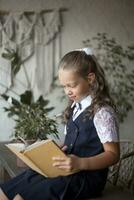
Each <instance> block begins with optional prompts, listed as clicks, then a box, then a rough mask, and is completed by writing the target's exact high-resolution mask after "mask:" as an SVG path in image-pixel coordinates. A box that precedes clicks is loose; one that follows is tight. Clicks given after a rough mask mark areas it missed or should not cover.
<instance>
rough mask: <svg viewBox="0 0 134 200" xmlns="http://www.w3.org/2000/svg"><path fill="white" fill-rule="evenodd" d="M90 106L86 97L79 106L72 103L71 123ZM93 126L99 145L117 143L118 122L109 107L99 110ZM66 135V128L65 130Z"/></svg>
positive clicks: (89, 100)
mask: <svg viewBox="0 0 134 200" xmlns="http://www.w3.org/2000/svg"><path fill="white" fill-rule="evenodd" d="M90 104H91V97H90V96H87V97H86V98H84V99H83V100H82V101H81V102H80V105H79V104H78V103H75V102H74V103H73V104H72V106H74V105H75V108H74V111H73V121H74V120H75V119H76V118H77V117H78V116H79V115H80V113H82V112H83V111H84V110H85V109H86V108H87V107H88V106H89V105H90ZM93 122H94V126H95V128H96V131H97V134H98V136H99V138H100V141H101V143H106V142H118V141H119V128H118V122H117V118H116V115H115V112H114V110H113V109H112V108H111V107H110V106H105V107H102V108H100V110H99V111H98V112H96V114H95V116H94V119H93ZM65 134H66V128H65Z"/></svg>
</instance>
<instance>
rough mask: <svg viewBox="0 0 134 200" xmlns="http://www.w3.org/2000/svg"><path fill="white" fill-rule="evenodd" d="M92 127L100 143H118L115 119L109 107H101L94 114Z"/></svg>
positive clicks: (117, 128)
mask: <svg viewBox="0 0 134 200" xmlns="http://www.w3.org/2000/svg"><path fill="white" fill-rule="evenodd" d="M94 125H95V128H96V131H97V133H98V136H99V138H100V141H101V142H102V143H106V142H118V141H119V127H118V123H117V118H116V115H115V113H114V111H113V109H112V108H111V107H102V108H101V109H100V110H99V111H98V112H97V113H96V114H95V116H94Z"/></svg>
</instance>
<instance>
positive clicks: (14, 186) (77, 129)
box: [0, 111, 108, 200]
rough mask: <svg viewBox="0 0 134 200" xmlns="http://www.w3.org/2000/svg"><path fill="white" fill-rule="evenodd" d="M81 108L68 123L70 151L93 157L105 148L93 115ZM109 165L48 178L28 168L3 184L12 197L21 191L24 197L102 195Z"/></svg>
mask: <svg viewBox="0 0 134 200" xmlns="http://www.w3.org/2000/svg"><path fill="white" fill-rule="evenodd" d="M85 114H86V111H84V112H82V113H81V114H80V115H79V116H78V117H77V118H76V119H75V121H73V120H72V118H70V120H69V121H68V123H67V135H66V138H65V145H67V146H68V149H67V154H75V155H77V156H80V157H90V156H94V155H97V154H99V153H101V152H103V151H104V150H103V145H102V144H101V142H100V139H99V137H98V135H97V132H96V129H95V127H94V124H93V119H91V118H89V116H88V115H85ZM107 172H108V169H107V168H106V169H101V170H92V171H90V170H87V171H80V172H78V173H76V174H73V175H69V176H65V177H63V176H59V177H56V178H45V177H43V176H42V175H40V174H38V173H36V172H34V171H33V170H31V169H29V170H26V171H25V172H23V173H22V174H20V175H18V176H17V177H15V178H13V179H11V180H10V181H9V182H7V183H4V184H2V185H0V187H1V188H2V190H3V191H4V192H5V194H6V195H7V197H8V198H9V200H12V199H13V197H14V196H15V195H16V194H18V193H19V194H20V195H21V196H22V197H23V198H24V200H83V199H85V198H90V197H94V196H96V195H97V194H98V195H99V194H100V193H101V191H102V190H103V189H104V186H105V183H106V179H107Z"/></svg>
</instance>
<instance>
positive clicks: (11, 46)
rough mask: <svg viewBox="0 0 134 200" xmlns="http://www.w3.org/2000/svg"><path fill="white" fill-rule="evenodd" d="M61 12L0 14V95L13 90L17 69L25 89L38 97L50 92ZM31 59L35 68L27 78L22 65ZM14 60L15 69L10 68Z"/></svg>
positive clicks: (25, 69) (59, 50)
mask: <svg viewBox="0 0 134 200" xmlns="http://www.w3.org/2000/svg"><path fill="white" fill-rule="evenodd" d="M62 10H63V11H64V9H53V10H50V11H49V10H46V11H45V10H43V11H40V12H33V11H32V12H9V13H6V14H5V13H4V14H3V13H2V12H0V55H1V57H0V83H1V84H0V93H3V92H6V91H7V90H8V89H9V88H11V87H12V86H13V79H14V78H15V77H14V76H15V75H16V73H17V72H18V71H19V68H20V67H23V68H24V72H25V76H26V79H27V88H26V89H29V88H30V89H32V90H36V91H37V90H38V93H39V95H40V94H46V93H48V92H49V91H50V88H51V85H52V83H53V81H54V77H55V76H56V72H57V63H58V61H59V59H60V53H61V37H60V32H61V25H62V23H61V12H60V11H62ZM5 51H6V52H5ZM2 55H3V57H5V58H7V59H4V58H3V57H2ZM33 55H34V60H35V65H34V66H33V69H32V74H31V77H30V78H29V76H28V74H27V73H28V69H27V68H26V67H25V65H24V63H25V64H26V61H27V60H30V58H32V57H33ZM17 59H18V60H17ZM16 60H17V62H18V63H17V64H18V65H17V66H15V67H14V68H13V67H12V65H13V64H14V62H15V61H16ZM3 63H4V64H3ZM17 67H18V68H17ZM15 70H16V71H15ZM17 70H18V71H17ZM13 72H14V73H13ZM3 85H5V86H6V87H5V88H4V87H3Z"/></svg>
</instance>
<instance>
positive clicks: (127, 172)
mask: <svg viewBox="0 0 134 200" xmlns="http://www.w3.org/2000/svg"><path fill="white" fill-rule="evenodd" d="M120 152H121V156H120V160H119V162H118V163H117V164H116V165H114V166H112V167H110V171H109V175H108V181H110V182H111V183H112V184H113V185H118V186H121V187H122V188H124V189H126V188H127V189H130V191H131V192H132V193H133V195H134V143H133V142H131V141H128V140H122V141H120Z"/></svg>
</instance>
